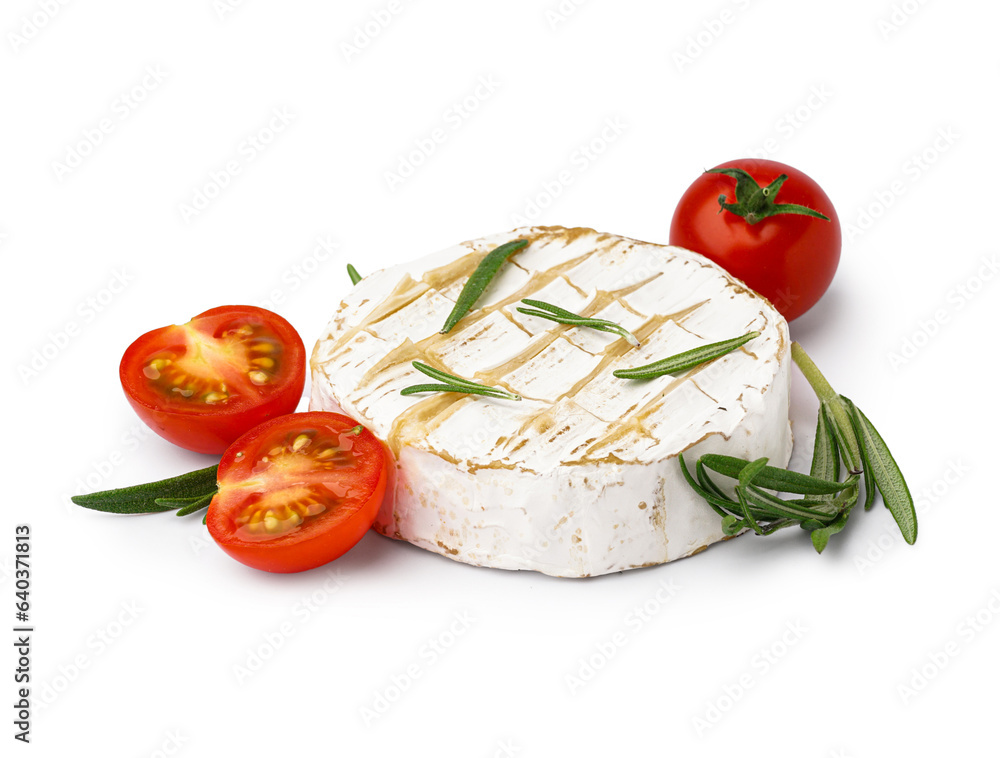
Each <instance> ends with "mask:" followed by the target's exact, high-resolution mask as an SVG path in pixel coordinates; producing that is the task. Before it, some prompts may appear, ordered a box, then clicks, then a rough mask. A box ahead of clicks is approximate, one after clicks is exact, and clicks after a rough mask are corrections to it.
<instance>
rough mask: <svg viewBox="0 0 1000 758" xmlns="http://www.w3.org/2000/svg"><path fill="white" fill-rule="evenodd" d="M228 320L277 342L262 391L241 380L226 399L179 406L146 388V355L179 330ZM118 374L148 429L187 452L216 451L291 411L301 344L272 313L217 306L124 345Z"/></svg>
mask: <svg viewBox="0 0 1000 758" xmlns="http://www.w3.org/2000/svg"><path fill="white" fill-rule="evenodd" d="M233 320H244V321H252V322H254V323H260V324H262V325H264V326H265V327H266V329H267V330H268V332H269V333H270V334H273V336H274V338H275V340H276V341H277V342H280V344H281V347H282V357H281V361H282V371H281V372H280V374H279V375H278V377H277V378H276V382H275V383H274V384H273V385H272V386H268V387H267V388H266V391H260V392H258V391H256V390H254V389H253V388H252V387H251V386H250V384H249V383H246V385H245V386H244V387H243V390H244V391H243V392H242V393H241V394H240V395H239V396H238V397H236V398H234V399H233V400H232V401H231V402H226V403H222V404H218V405H213V406H202V407H184V406H183V405H179V404H176V403H171V402H169V401H168V400H167V399H166V398H165V397H164V395H163V394H162V393H160V394H158V393H157V392H156V391H154V390H152V389H151V388H150V386H149V382H148V381H147V379H146V377H145V376H144V374H143V366H144V365H145V363H146V361H147V360H148V359H149V357H151V356H152V355H155V354H156V352H157V351H158V350H162V349H163V348H164V347H165V346H167V345H170V344H181V343H182V342H183V334H181V332H182V331H183V330H184V329H186V328H188V327H194V328H196V329H198V330H199V331H206V332H207V331H209V330H211V329H212V328H215V327H218V325H220V324H225V323H230V322H232V321H233ZM118 372H119V379H120V380H121V384H122V389H123V390H124V392H125V397H126V398H127V399H128V402H129V404H130V405H131V406H132V408H133V410H135V412H136V414H137V415H138V416H139V418H140V419H142V421H143V422H144V423H145V424H146V425H147V426H148V427H149V428H150V429H152V430H153V431H155V432H156V433H157V434H159V435H160V436H161V437H163V438H164V439H166V440H168V441H169V442H172V443H174V444H175V445H178V446H180V447H183V448H185V449H187V450H192V451H194V452H197V453H210V454H213V455H220V454H222V453H223V452H224V451H225V450H226V448H227V447H228V446H229V445H230V444H231V443H232V442H233V441H234V440H235V439H236V438H237V437H239V436H240V435H241V434H243V433H244V432H246V431H248V430H249V429H252V428H253V427H255V426H257V425H258V424H260V423H262V422H263V421H266V420H267V419H269V418H273V417H275V416H283V415H285V414H288V413H292V412H294V411H295V408H296V407H297V406H298V404H299V400H300V399H301V398H302V390H303V387H304V386H305V346H304V345H303V343H302V338H301V337H299V335H298V333H297V332H296V331H295V329H294V327H293V326H292V325H291V324H290V323H288V321H286V320H285V319H283V318H282V317H281V316H279V315H277V314H276V313H272V312H270V311H267V310H264V309H263V308H257V307H254V306H248V305H247V306H243V305H233V306H221V307H218V308H212V309H211V310H207V311H205V312H204V313H200V314H198V315H197V316H195V317H194V318H193V319H191V321H190V322H188V324H185V325H184V326H181V327H178V326H167V327H161V328H159V329H153V330H152V331H149V332H146V333H145V334H143V335H142V336H141V337H139V338H138V339H136V340H135V341H134V342H133V343H132V344H131V345H129V347H128V349H126V351H125V354H124V355H123V356H122V360H121V363H120V364H119V369H118Z"/></svg>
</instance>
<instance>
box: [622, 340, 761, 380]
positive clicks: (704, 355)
mask: <svg viewBox="0 0 1000 758" xmlns="http://www.w3.org/2000/svg"><path fill="white" fill-rule="evenodd" d="M759 336H760V332H747V333H746V334H744V335H743V336H742V337H733V338H732V339H728V340H723V341H722V342H713V343H712V344H711V345H702V346H701V347H696V348H694V349H693V350H687V351H685V352H683V353H678V354H677V355H672V356H670V357H669V358H664V359H663V360H659V361H655V362H653V363H647V364H646V365H645V366H636V367H635V368H620V369H618V370H617V371H612V372H611V373H612V374H614V375H615V376H617V377H618V378H619V379H653V378H655V377H657V376H663V375H664V374H676V373H678V372H680V371H687V370H688V369H689V368H694V367H695V366H698V365H701V364H702V363H705V362H707V361H710V360H713V359H715V358H718V357H720V356H723V355H725V354H726V353H731V352H732V351H733V350H735V349H736V348H738V347H740V346H741V345H745V344H746V343H747V342H749V341H750V340H752V339H755V338H757V337H759Z"/></svg>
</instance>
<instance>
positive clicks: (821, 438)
mask: <svg viewBox="0 0 1000 758" xmlns="http://www.w3.org/2000/svg"><path fill="white" fill-rule="evenodd" d="M809 475H810V476H812V477H815V478H816V479H826V480H827V481H830V482H836V481H838V480H839V479H840V454H839V453H838V452H837V440H836V439H835V438H834V436H833V432H832V431H831V429H830V424H829V422H827V420H826V414H825V413H824V412H823V409H822V408H820V410H819V413H817V414H816V443H815V447H814V448H813V457H812V466H811V467H810V469H809Z"/></svg>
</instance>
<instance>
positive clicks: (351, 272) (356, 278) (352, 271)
mask: <svg viewBox="0 0 1000 758" xmlns="http://www.w3.org/2000/svg"><path fill="white" fill-rule="evenodd" d="M347 275H348V276H349V277H351V284H357V283H358V282H360V281H361V274H359V273H358V270H357V269H356V268H354V266H353V265H352V264H350V263H348V264H347Z"/></svg>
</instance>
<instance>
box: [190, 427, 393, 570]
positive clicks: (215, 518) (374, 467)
mask: <svg viewBox="0 0 1000 758" xmlns="http://www.w3.org/2000/svg"><path fill="white" fill-rule="evenodd" d="M391 460H392V459H391V458H390V456H389V452H388V451H387V450H386V448H385V446H384V445H383V444H382V443H381V442H380V441H379V440H378V439H376V437H375V436H374V435H373V434H372V433H371V432H370V431H368V430H367V429H364V428H363V427H361V426H359V425H358V423H357V422H356V421H354V420H353V419H351V418H348V417H347V416H343V415H341V414H339V413H326V412H322V411H313V412H310V413H293V414H291V415H288V416H282V417H281V418H275V419H271V420H270V421H266V422H265V423H263V424H261V425H260V426H258V427H257V428H255V429H252V430H251V431H249V432H247V433H246V434H244V435H243V436H242V437H240V438H239V439H238V440H236V442H234V443H233V444H232V445H230V447H229V449H228V450H226V453H225V455H223V456H222V461H221V462H220V463H219V474H218V479H219V491H218V493H216V495H215V497H213V498H212V502H211V504H210V505H209V506H208V516H207V519H206V523H207V524H208V531H209V533H210V534H211V535H212V539H214V540H215V541H216V542H217V543H218V544H219V546H220V547H221V548H222V549H223V550H225V551H226V552H227V553H228V554H229V555H231V556H232V557H233V558H235V559H236V560H238V561H239V562H240V563H244V564H246V565H247V566H252V567H253V568H257V569H262V570H264V571H274V572H277V573H290V572H293V571H305V570H306V569H311V568H316V567H317V566H322V565H323V564H324V563H329V562H330V561H332V560H333V559H335V558H339V557H340V556H341V555H343V554H344V553H346V552H347V551H348V550H350V549H351V548H352V547H354V545H355V544H357V542H358V540H360V539H361V538H362V537H363V536H364V534H365V532H366V531H368V529H369V527H371V525H372V522H373V521H374V520H375V515H376V514H377V513H378V509H379V506H380V505H381V504H382V498H383V496H384V495H385V489H386V481H387V477H388V470H389V464H390V462H391Z"/></svg>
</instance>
